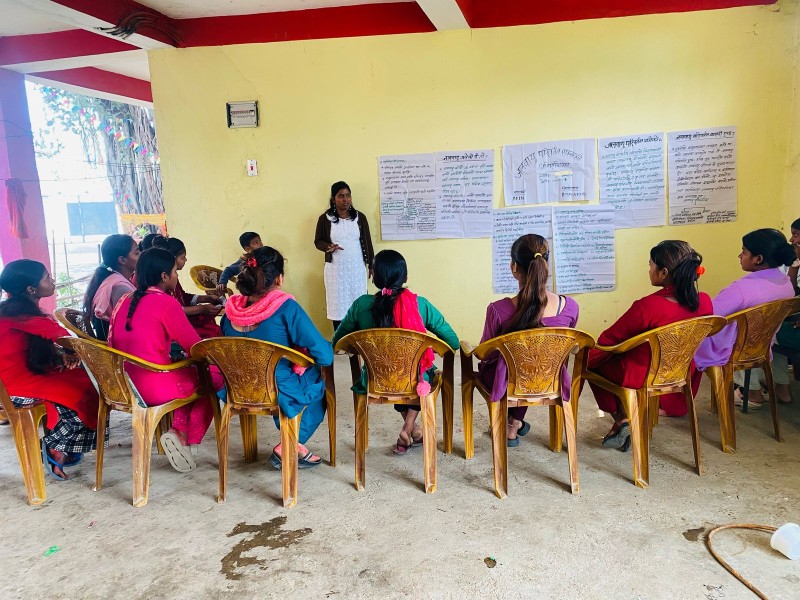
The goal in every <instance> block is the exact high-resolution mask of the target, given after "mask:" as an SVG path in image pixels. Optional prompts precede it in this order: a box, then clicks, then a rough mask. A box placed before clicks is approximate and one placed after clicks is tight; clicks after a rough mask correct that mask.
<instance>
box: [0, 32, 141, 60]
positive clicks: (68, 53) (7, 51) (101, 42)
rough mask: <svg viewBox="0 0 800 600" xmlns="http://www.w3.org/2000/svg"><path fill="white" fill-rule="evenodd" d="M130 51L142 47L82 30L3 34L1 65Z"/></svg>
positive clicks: (0, 51) (0, 38)
mask: <svg viewBox="0 0 800 600" xmlns="http://www.w3.org/2000/svg"><path fill="white" fill-rule="evenodd" d="M129 50H139V48H138V47H137V46H131V45H130V44H126V43H124V42H120V41H117V40H114V39H111V38H107V37H105V36H102V35H97V34H95V33H91V32H89V31H84V30H83V29H73V30H71V31H57V32H55V33H38V34H34V35H13V36H6V37H0V65H15V64H22V63H32V62H41V61H45V60H58V59H61V58H76V57H80V56H92V55H95V54H110V53H113V52H126V51H129Z"/></svg>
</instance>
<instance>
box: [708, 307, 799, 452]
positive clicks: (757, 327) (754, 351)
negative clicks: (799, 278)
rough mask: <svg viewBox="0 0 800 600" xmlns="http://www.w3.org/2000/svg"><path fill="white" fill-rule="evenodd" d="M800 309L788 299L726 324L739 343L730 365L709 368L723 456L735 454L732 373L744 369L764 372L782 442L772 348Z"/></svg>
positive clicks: (742, 313)
mask: <svg viewBox="0 0 800 600" xmlns="http://www.w3.org/2000/svg"><path fill="white" fill-rule="evenodd" d="M798 309H800V299H798V298H788V299H785V300H775V301H773V302H765V303H764V304H759V305H758V306H753V307H751V308H747V309H745V310H740V311H739V312H736V313H733V314H732V315H729V316H728V317H726V319H727V320H726V322H727V323H729V324H734V323H735V324H736V342H735V343H734V345H733V350H732V352H731V357H730V359H729V360H728V362H727V364H725V365H722V366H714V367H708V368H707V369H706V370H705V373H706V375H708V378H709V379H710V380H711V406H712V409H716V410H717V411H718V412H719V430H720V438H721V440H722V451H723V452H736V423H735V419H736V417H735V411H734V404H733V402H734V395H733V373H734V371H741V370H743V369H748V370H749V369H753V368H756V367H760V368H762V369H764V375H765V377H766V380H767V391H768V393H769V406H770V409H771V411H772V424H773V427H774V429H775V439H776V440H778V441H779V442H782V441H783V438H782V437H781V426H780V422H779V421H778V405H777V402H776V398H775V382H774V381H773V379H772V357H771V356H770V348H771V347H772V341H773V340H774V339H775V334H776V333H777V332H778V329H779V328H780V326H781V323H782V322H783V320H784V319H785V318H786V317H787V316H789V315H790V314H791V313H793V312H796V311H797V310H798ZM745 379H746V381H745V393H747V391H748V390H747V388H748V387H749V385H750V381H749V372H748V374H747V375H746V376H745ZM746 402H747V400H746V398H745V399H743V401H742V412H744V413H746V412H747V403H746Z"/></svg>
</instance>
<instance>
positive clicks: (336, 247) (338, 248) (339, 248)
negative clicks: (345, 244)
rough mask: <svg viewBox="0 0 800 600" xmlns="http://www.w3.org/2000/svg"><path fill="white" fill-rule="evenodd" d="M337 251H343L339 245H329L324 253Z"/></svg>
mask: <svg viewBox="0 0 800 600" xmlns="http://www.w3.org/2000/svg"><path fill="white" fill-rule="evenodd" d="M337 250H344V248H342V247H341V246H340V245H339V244H331V245H330V246H328V249H327V250H325V252H336V251H337Z"/></svg>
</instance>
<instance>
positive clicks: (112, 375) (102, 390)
mask: <svg viewBox="0 0 800 600" xmlns="http://www.w3.org/2000/svg"><path fill="white" fill-rule="evenodd" d="M58 343H59V344H60V345H61V346H64V347H65V348H70V349H72V350H74V351H75V353H76V354H77V355H78V356H79V357H80V359H81V361H83V364H84V366H85V367H86V371H87V373H88V374H89V377H90V378H91V380H92V382H93V383H94V385H95V387H96V388H97V391H98V393H99V394H100V400H101V402H100V405H99V410H98V413H97V439H98V440H104V439H105V434H106V431H105V430H106V422H107V420H108V413H109V411H111V410H119V411H123V412H126V413H130V415H131V418H132V427H133V505H134V506H135V507H136V508H140V507H142V506H144V505H145V504H147V499H148V491H149V487H150V454H151V449H152V445H153V436H154V434H156V433H157V432H158V431H160V430H161V427H159V426H160V425H161V421H162V419H163V417H165V416H167V415H170V413H172V411H174V410H175V409H176V408H180V407H181V406H185V405H187V404H189V403H190V402H193V401H194V400H197V399H200V398H203V397H204V396H210V397H211V400H212V401H211V404H212V406H213V407H214V422H215V428H217V429H218V428H219V425H218V423H219V403H218V402H216V401H215V400H216V395H215V394H214V391H213V389H212V387H211V385H210V381H209V380H208V378H207V376H206V373H205V372H204V370H202V369H200V370H199V371H200V375H201V377H200V384H201V385H200V388H199V389H198V391H197V392H196V393H194V394H192V395H191V396H189V397H188V398H176V399H175V400H172V401H170V402H167V403H166V404H162V405H160V406H147V405H146V404H145V403H144V400H142V397H141V396H140V395H139V392H138V391H137V389H136V386H135V385H134V384H133V382H132V381H131V379H130V377H129V376H128V374H127V373H126V372H125V369H124V366H125V364H126V363H130V364H132V365H136V366H137V367H141V368H143V369H146V370H148V371H154V372H158V373H166V372H168V371H176V370H178V369H183V368H187V367H191V366H193V365H195V364H196V361H194V360H191V359H190V360H183V361H180V362H177V363H172V364H169V365H158V364H155V363H151V362H148V361H146V360H142V359H141V358H137V357H135V356H132V355H130V354H127V353H125V352H121V351H119V350H115V349H113V348H109V347H108V346H107V345H106V344H104V343H103V342H98V341H96V340H95V341H90V340H84V339H79V338H60V339H59V340H58ZM103 453H104V448H103V444H102V443H98V444H97V468H96V473H95V485H94V488H93V489H94V491H97V490H99V489H100V488H101V487H102V485H103Z"/></svg>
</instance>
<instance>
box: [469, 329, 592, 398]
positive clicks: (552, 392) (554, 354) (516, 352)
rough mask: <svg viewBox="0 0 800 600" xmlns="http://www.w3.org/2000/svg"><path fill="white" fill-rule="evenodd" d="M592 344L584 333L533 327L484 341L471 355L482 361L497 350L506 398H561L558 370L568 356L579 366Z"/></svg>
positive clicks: (590, 339)
mask: <svg viewBox="0 0 800 600" xmlns="http://www.w3.org/2000/svg"><path fill="white" fill-rule="evenodd" d="M594 345H595V341H594V338H593V337H592V336H590V335H589V334H588V333H585V332H583V331H580V330H578V329H572V328H570V327H537V328H535V329H527V330H524V331H516V332H514V333H508V334H506V335H501V336H499V337H496V338H492V339H491V340H487V341H485V342H484V343H482V344H481V345H480V346H478V347H477V348H475V356H477V357H478V358H480V359H482V360H483V359H485V358H486V357H487V356H489V355H490V354H491V353H492V352H495V351H499V352H500V354H501V355H502V356H503V360H505V363H506V368H507V370H508V388H507V390H508V391H507V394H508V397H509V398H520V399H537V398H557V397H560V396H561V393H562V390H561V367H562V366H563V365H565V364H566V362H567V360H568V359H569V357H570V355H571V354H576V355H577V356H578V359H577V360H579V361H581V364H580V365H576V367H577V368H576V369H574V370H573V371H574V373H575V375H579V374H580V372H581V368H582V363H583V360H584V359H585V357H586V353H588V351H589V348H592V347H593V346H594Z"/></svg>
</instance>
